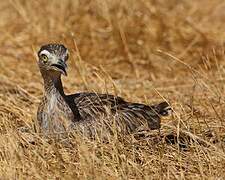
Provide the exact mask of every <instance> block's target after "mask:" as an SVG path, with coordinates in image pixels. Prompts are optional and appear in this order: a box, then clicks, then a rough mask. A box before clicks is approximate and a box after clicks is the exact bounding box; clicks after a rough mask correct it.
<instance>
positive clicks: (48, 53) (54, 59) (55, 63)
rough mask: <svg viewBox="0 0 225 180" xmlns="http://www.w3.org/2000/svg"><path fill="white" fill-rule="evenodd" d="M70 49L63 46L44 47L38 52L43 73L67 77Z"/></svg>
mask: <svg viewBox="0 0 225 180" xmlns="http://www.w3.org/2000/svg"><path fill="white" fill-rule="evenodd" d="M68 56H69V55H68V49H67V48H66V47H65V46H64V45H62V44H47V45H43V46H42V47H41V48H40V50H39V51H38V58H39V60H38V65H39V68H40V70H41V72H45V73H48V74H51V75H61V74H63V75H65V76H67V72H66V69H67V64H66V61H67V59H68Z"/></svg>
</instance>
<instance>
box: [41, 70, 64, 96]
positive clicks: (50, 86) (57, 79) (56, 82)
mask: <svg viewBox="0 0 225 180" xmlns="http://www.w3.org/2000/svg"><path fill="white" fill-rule="evenodd" d="M42 76H43V79H44V88H45V92H46V93H47V94H51V93H52V92H56V93H57V92H59V93H60V94H61V95H62V96H65V93H64V90H63V86H62V81H61V75H51V74H42Z"/></svg>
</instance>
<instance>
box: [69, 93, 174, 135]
mask: <svg viewBox="0 0 225 180" xmlns="http://www.w3.org/2000/svg"><path fill="white" fill-rule="evenodd" d="M66 101H67V102H68V103H69V104H70V106H71V104H73V103H74V104H75V105H76V108H77V109H78V112H79V116H80V121H81V123H82V122H83V123H89V122H90V121H94V122H96V121H98V120H99V118H100V117H106V116H108V115H109V114H110V115H113V116H114V117H115V116H116V123H117V124H118V125H119V126H123V127H124V128H125V129H126V131H129V132H132V131H134V130H135V129H136V128H138V127H140V126H148V127H149V128H150V129H159V128H160V117H161V116H164V115H168V111H169V110H170V108H169V104H168V103H166V102H162V103H160V104H157V105H153V106H148V105H145V104H140V103H131V102H127V101H125V100H124V99H123V98H121V97H118V96H113V95H110V94H97V93H77V94H73V95H68V96H66ZM107 123H108V122H107Z"/></svg>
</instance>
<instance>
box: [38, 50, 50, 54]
mask: <svg viewBox="0 0 225 180" xmlns="http://www.w3.org/2000/svg"><path fill="white" fill-rule="evenodd" d="M42 54H45V55H50V52H49V51H47V50H45V49H44V50H43V51H41V52H40V55H42Z"/></svg>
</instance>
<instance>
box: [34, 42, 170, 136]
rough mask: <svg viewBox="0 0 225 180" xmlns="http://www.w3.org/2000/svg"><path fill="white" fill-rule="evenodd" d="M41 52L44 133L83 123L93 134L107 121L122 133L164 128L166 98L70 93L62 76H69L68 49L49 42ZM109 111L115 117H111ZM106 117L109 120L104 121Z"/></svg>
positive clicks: (39, 119) (40, 108) (40, 123)
mask: <svg viewBox="0 0 225 180" xmlns="http://www.w3.org/2000/svg"><path fill="white" fill-rule="evenodd" d="M37 56H38V66H39V69H40V73H41V76H42V78H43V84H44V95H43V97H42V100H41V102H40V104H39V106H38V110H37V122H38V127H39V130H40V132H43V133H44V134H49V133H61V132H66V131H70V130H73V129H76V128H77V127H79V128H81V129H82V131H83V132H84V133H86V134H89V135H90V134H92V135H93V133H95V132H96V129H97V130H98V128H100V127H101V125H102V124H106V125H107V126H108V127H107V128H106V129H107V130H109V131H111V130H110V129H112V126H114V125H116V126H115V127H116V128H117V129H118V131H119V132H121V133H132V132H134V131H136V130H137V129H138V128H139V127H142V126H146V127H147V128H148V129H149V130H155V129H160V126H161V117H162V116H167V115H169V114H170V111H171V107H170V105H169V103H167V102H166V101H163V102H161V103H158V104H154V105H146V104H141V103H134V102H128V101H126V100H124V99H123V98H122V97H119V96H114V95H112V94H100V93H95V92H78V93H75V94H69V95H66V94H65V92H64V89H63V84H62V80H61V76H62V75H65V76H67V61H68V58H69V52H68V49H67V48H66V47H65V46H64V45H63V44H58V43H51V44H45V45H43V46H41V47H40V50H39V51H38V53H37ZM107 114H110V115H112V117H113V118H107ZM104 117H105V119H107V121H106V122H103V121H102V119H104ZM99 125H100V126H99Z"/></svg>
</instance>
